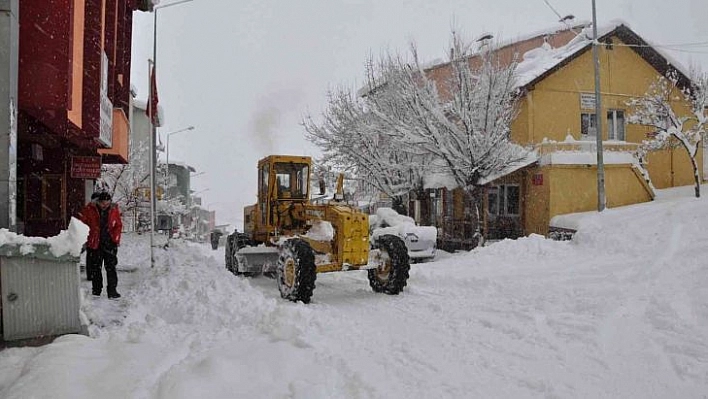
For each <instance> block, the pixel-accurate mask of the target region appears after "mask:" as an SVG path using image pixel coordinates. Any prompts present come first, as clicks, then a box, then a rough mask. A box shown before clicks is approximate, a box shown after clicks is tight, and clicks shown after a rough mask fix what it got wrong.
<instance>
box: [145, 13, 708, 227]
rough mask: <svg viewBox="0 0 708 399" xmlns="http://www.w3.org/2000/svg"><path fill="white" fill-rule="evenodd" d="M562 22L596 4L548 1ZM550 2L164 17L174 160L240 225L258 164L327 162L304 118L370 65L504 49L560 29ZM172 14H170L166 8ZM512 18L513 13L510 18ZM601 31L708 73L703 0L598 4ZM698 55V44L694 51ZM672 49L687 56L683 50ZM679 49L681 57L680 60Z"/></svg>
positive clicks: (162, 84)
mask: <svg viewBox="0 0 708 399" xmlns="http://www.w3.org/2000/svg"><path fill="white" fill-rule="evenodd" d="M547 2H548V3H550V5H551V6H552V7H553V8H554V9H555V10H556V11H557V12H558V13H559V14H560V15H567V14H573V15H575V16H576V18H577V19H578V20H591V18H592V14H591V12H592V9H591V4H592V3H591V1H590V0H582V1H581V0H565V1H561V0H548V1H547ZM547 2H546V1H544V0H530V1H525V2H519V1H515V0H496V1H493V2H489V1H479V0H476V1H475V0H464V1H463V0H386V1H381V0H375V1H374V0H360V1H356V2H352V1H325V0H301V1H297V2H294V1H285V0H280V1H274V0H239V1H230V0H193V1H191V2H188V3H184V4H180V5H176V6H174V7H169V8H165V9H162V10H160V11H159V12H158V15H159V20H158V55H157V61H158V88H159V95H160V104H161V105H162V106H163V107H164V109H165V114H166V124H165V127H164V128H162V129H161V132H162V134H163V140H164V134H165V133H168V132H172V131H176V130H180V129H183V128H184V127H187V126H189V125H194V126H195V127H196V129H195V130H194V131H189V132H184V133H179V134H175V135H173V136H171V138H170V159H171V160H181V161H184V162H187V163H189V164H191V165H192V166H194V167H195V168H196V169H197V171H199V172H202V171H203V172H205V173H204V174H203V175H200V176H197V177H195V178H194V179H193V181H192V185H193V189H195V190H197V191H200V190H208V191H204V192H203V193H202V194H201V195H202V197H203V202H202V203H203V205H204V206H205V207H207V208H209V209H213V210H216V211H217V222H218V223H224V222H231V223H236V222H238V223H239V226H240V224H241V219H242V216H241V215H242V213H243V212H242V208H243V206H244V205H247V204H250V203H253V202H255V187H256V173H255V171H256V162H257V160H258V159H260V158H262V157H263V156H266V155H268V154H272V153H288V154H305V155H317V150H316V149H315V148H314V147H313V146H312V145H311V144H310V143H309V142H307V141H306V140H305V139H304V138H303V129H302V127H301V126H300V121H301V120H302V116H303V115H304V114H305V113H308V112H309V113H311V114H313V115H319V114H320V113H321V112H322V111H323V110H324V107H325V106H326V92H327V90H328V89H329V88H333V87H336V86H338V85H344V86H347V87H353V88H356V87H359V85H360V83H361V82H362V77H363V65H364V61H365V60H366V58H367V56H368V55H369V54H374V55H378V54H379V53H381V52H382V51H384V50H387V49H391V50H394V51H399V50H400V51H405V49H406V46H407V44H408V42H409V41H411V40H414V41H415V42H416V43H417V45H418V48H419V51H420V54H421V56H422V58H423V59H424V60H427V61H431V60H434V59H441V58H443V57H444V56H445V53H446V47H447V44H448V38H449V32H450V29H451V27H452V26H456V27H458V28H459V30H460V31H462V33H463V34H464V35H465V37H468V38H474V37H477V36H479V34H481V33H483V32H491V33H493V34H494V35H495V37H496V38H497V39H503V40H509V39H513V38H515V37H517V36H519V35H525V34H528V33H530V32H533V31H537V30H541V29H545V28H548V27H549V26H553V25H555V24H557V20H558V17H557V16H556V14H555V13H554V11H553V10H552V9H551V8H550V7H549V6H548V5H547V4H546V3H547ZM161 3H162V4H163V5H165V4H169V3H171V2H170V1H168V0H162V2H161ZM510 10H513V12H512V11H510ZM597 13H598V23H599V24H600V25H602V24H603V23H607V22H609V21H611V20H613V19H616V18H620V19H622V20H624V21H627V22H628V23H629V25H630V26H631V27H632V28H633V29H634V30H635V31H636V32H637V33H639V34H640V35H641V36H643V37H644V38H645V39H646V40H648V41H650V42H652V43H655V44H659V45H662V46H663V45H670V46H671V47H662V48H663V49H664V50H665V51H667V52H668V53H669V54H670V55H671V56H672V57H673V58H674V59H677V60H679V61H681V62H682V63H683V64H685V65H689V64H691V63H695V64H697V65H699V66H700V67H701V68H702V69H703V70H708V24H705V19H704V18H703V19H701V18H702V17H704V16H705V15H708V2H706V1H705V0H676V1H665V0H643V1H637V0H612V1H609V0H606V1H602V0H598V1H597ZM152 17H153V16H152V14H146V13H140V12H138V13H136V18H135V24H134V36H133V37H134V40H133V41H134V43H133V71H132V83H133V85H134V86H135V87H136V88H137V91H138V97H139V98H145V94H146V92H147V82H148V79H147V59H148V58H150V57H151V54H152V26H153V18H152ZM696 43H699V45H688V44H696ZM673 45H682V46H676V47H674V46H673ZM676 49H678V50H679V51H677V50H676Z"/></svg>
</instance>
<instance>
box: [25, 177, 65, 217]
mask: <svg viewBox="0 0 708 399" xmlns="http://www.w3.org/2000/svg"><path fill="white" fill-rule="evenodd" d="M25 189H26V192H25V216H26V218H27V220H61V219H62V218H63V217H64V199H63V198H64V195H63V194H64V189H63V178H62V175H42V176H31V177H30V178H29V179H28V180H27V182H26V187H25ZM29 193H40V196H39V197H37V196H36V195H29Z"/></svg>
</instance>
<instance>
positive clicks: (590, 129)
mask: <svg viewBox="0 0 708 399" xmlns="http://www.w3.org/2000/svg"><path fill="white" fill-rule="evenodd" d="M595 122H596V120H595V114H590V113H582V114H580V133H581V134H582V135H583V136H592V137H595V136H597V128H596V127H595V126H596V124H595Z"/></svg>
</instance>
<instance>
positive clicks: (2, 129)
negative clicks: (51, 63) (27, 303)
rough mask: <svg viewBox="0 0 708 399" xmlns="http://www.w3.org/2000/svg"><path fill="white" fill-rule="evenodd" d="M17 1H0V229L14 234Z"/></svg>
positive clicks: (15, 211) (15, 223) (17, 44)
mask: <svg viewBox="0 0 708 399" xmlns="http://www.w3.org/2000/svg"><path fill="white" fill-rule="evenodd" d="M19 15H20V14H19V0H0V49H2V51H0V228H6V229H8V230H10V231H13V232H16V231H17V202H16V201H17V79H18V77H17V75H18V63H19V57H18V51H19V43H20V40H19V35H20V28H19V27H20V24H19Z"/></svg>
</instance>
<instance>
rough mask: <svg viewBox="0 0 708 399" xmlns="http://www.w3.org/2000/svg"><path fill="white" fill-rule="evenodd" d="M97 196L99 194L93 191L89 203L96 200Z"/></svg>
mask: <svg viewBox="0 0 708 399" xmlns="http://www.w3.org/2000/svg"><path fill="white" fill-rule="evenodd" d="M99 194H101V192H100V191H95V192H94V193H93V194H91V201H94V200H96V199H98V195H99Z"/></svg>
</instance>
